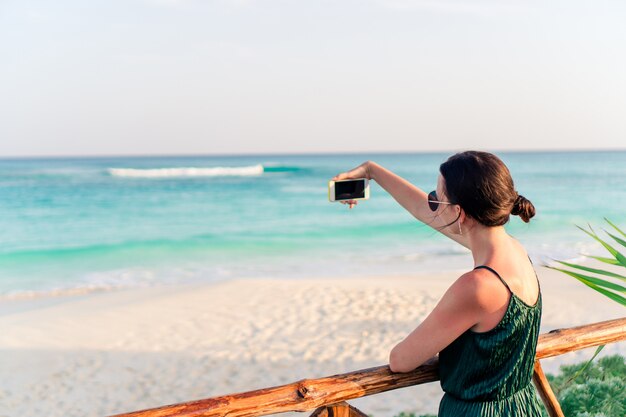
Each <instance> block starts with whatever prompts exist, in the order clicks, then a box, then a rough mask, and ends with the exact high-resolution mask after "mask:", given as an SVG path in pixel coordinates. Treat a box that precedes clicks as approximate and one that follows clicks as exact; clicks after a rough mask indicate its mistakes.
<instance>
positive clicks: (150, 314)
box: [0, 268, 626, 417]
mask: <svg viewBox="0 0 626 417" xmlns="http://www.w3.org/2000/svg"><path fill="white" fill-rule="evenodd" d="M537 271H538V274H539V277H540V281H541V286H542V291H543V296H544V309H543V319H542V332H546V331H549V330H552V329H556V328H562V327H571V326H576V325H582V324H586V323H592V322H596V321H601V320H606V319H611V318H617V317H621V316H623V315H624V311H623V307H621V306H619V305H618V304H617V303H614V302H610V301H608V300H607V299H605V298H604V297H602V296H601V295H598V294H596V293H595V292H594V291H592V290H590V289H588V288H587V287H585V286H584V285H582V284H580V283H578V282H577V281H575V280H573V279H570V278H568V277H566V276H564V275H563V274H560V273H558V272H554V271H550V270H547V269H545V268H537ZM457 275H458V274H456V273H439V274H427V275H426V274H425V275H414V276H389V277H375V278H359V279H344V278H337V279H330V278H327V279H319V278H315V279H313V278H311V279H294V280H286V279H271V278H259V279H239V280H230V281H224V282H221V283H216V284H210V285H209V284H205V285H186V286H163V287H155V288H144V289H133V290H120V291H115V292H103V293H93V294H87V295H80V296H70V297H52V298H39V299H21V300H20V299H17V300H2V302H1V303H0V329H2V331H1V332H0V349H1V351H2V352H1V353H2V354H1V355H0V362H1V365H0V416H2V417H5V416H16V415H21V416H36V415H41V414H45V415H49V416H105V415H110V414H115V413H121V412H128V411H133V410H139V409H145V408H150V407H157V406H161V405H165V404H171V403H176V402H183V401H190V400H195V399H201V398H207V397H211V396H217V395H222V394H228V393H235V392H241V391H248V390H254V389H258V388H263V387H269V386H273V385H280V384H285V383H289V382H293V381H296V380H299V379H302V378H315V377H321V376H326V375H332V374H336V373H342V372H347V371H351V370H357V369H362V368H366V367H370V366H376V365H382V364H386V363H387V358H388V353H389V350H390V349H391V347H393V345H394V344H395V343H397V342H398V341H399V340H401V339H402V338H403V337H404V335H406V334H407V333H408V332H410V331H411V330H412V329H413V328H414V327H415V326H416V325H417V324H418V323H419V322H420V321H421V320H423V319H424V317H426V315H427V314H428V313H429V312H430V311H431V309H432V308H433V306H434V305H435V304H436V302H437V300H438V299H439V297H440V296H441V295H442V294H443V292H444V291H445V289H446V288H447V287H448V286H449V285H450V284H451V283H452V282H453V281H454V279H456V277H457ZM593 351H594V349H587V350H584V351H579V352H577V353H573V354H567V355H563V356H561V357H558V358H554V359H548V360H545V361H544V363H543V365H544V369H545V370H546V372H554V371H556V370H557V369H558V366H559V364H562V363H573V362H578V361H582V360H584V359H586V358H589V357H590V356H591V355H592V354H593ZM617 352H618V353H621V354H622V355H624V354H626V344H624V343H619V344H614V345H609V346H607V347H606V348H605V349H604V351H603V352H602V353H601V355H608V354H612V353H617ZM441 394H442V392H441V390H440V387H439V384H438V383H431V384H425V385H421V386H416V387H410V388H404V389H400V390H396V391H392V392H389V393H385V394H379V395H375V396H372V397H367V398H362V399H357V400H354V401H352V404H354V405H356V406H357V407H359V408H361V409H362V410H363V411H364V412H366V413H367V414H373V415H374V416H376V417H390V416H393V415H394V414H395V413H398V412H400V411H409V412H416V413H418V414H419V413H436V410H437V405H438V403H439V400H440V397H441ZM294 414H295V413H294ZM298 415H302V414H298Z"/></svg>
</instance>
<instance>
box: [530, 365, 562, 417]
mask: <svg viewBox="0 0 626 417" xmlns="http://www.w3.org/2000/svg"><path fill="white" fill-rule="evenodd" d="M533 383H534V384H535V388H537V392H538V393H539V396H540V397H541V401H543V404H544V405H545V406H546V411H547V412H548V415H549V416H550V417H565V415H564V414H563V410H561V405H560V404H559V401H558V400H557V398H556V395H554V392H553V391H552V387H550V383H549V382H548V378H546V376H545V374H544V373H543V369H542V368H541V364H540V363H539V361H538V360H536V361H535V369H534V371H533Z"/></svg>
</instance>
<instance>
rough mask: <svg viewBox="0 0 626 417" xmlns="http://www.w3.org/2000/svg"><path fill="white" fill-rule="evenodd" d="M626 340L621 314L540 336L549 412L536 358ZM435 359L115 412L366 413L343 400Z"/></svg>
mask: <svg viewBox="0 0 626 417" xmlns="http://www.w3.org/2000/svg"><path fill="white" fill-rule="evenodd" d="M621 340H626V317H625V318H620V319H615V320H608V321H603V322H600V323H594V324H588V325H585V326H579V327H572V328H568V329H558V330H552V331H551V332H549V333H545V334H542V335H540V336H539V340H538V342H537V355H536V360H535V369H534V373H533V383H534V384H535V388H536V389H537V392H538V393H539V396H540V397H541V399H542V401H543V403H544V404H545V406H546V410H547V411H548V414H549V415H550V416H551V417H563V412H562V411H561V407H560V406H559V403H558V401H557V399H556V396H555V395H554V393H553V392H552V389H551V388H550V384H548V380H547V379H546V377H545V375H544V373H543V370H542V369H541V364H540V363H539V360H540V359H544V358H549V357H552V356H557V355H562V354H564V353H567V352H571V351H574V350H579V349H584V348H588V347H592V346H599V345H605V344H608V343H613V342H618V341H621ZM437 371H438V361H437V360H436V359H435V358H433V359H432V360H431V361H430V362H428V363H426V364H424V365H422V366H420V367H419V368H417V369H415V370H414V371H412V372H407V373H394V372H391V371H390V370H389V366H387V365H385V366H377V367H374V368H369V369H363V370H360V371H354V372H348V373H345V374H340V375H333V376H328V377H324V378H318V379H303V380H300V381H297V382H294V383H291V384H287V385H281V386H277V387H272V388H263V389H259V390H256V391H248V392H243V393H239V394H230V395H224V396H220V397H213V398H207V399H204V400H199V401H191V402H186V403H181V404H174V405H167V406H164V407H159V408H153V409H149V410H143V411H135V412H131V413H127V414H118V415H117V416H114V417H170V416H171V417H174V416H176V417H212V416H215V417H217V416H220V417H221V416H228V417H246V416H262V415H267V414H276V413H283V412H287V411H307V410H313V409H315V411H314V412H313V414H312V415H311V417H366V415H365V414H364V413H362V412H361V411H359V410H357V409H356V408H354V407H352V406H350V405H348V404H347V403H346V402H345V401H347V400H351V399H353V398H359V397H363V396H366V395H372V394H377V393H379V392H385V391H390V390H394V389H398V388H403V387H408V386H411V385H418V384H424V383H426V382H433V381H437V380H438V379H439V377H438V372H437Z"/></svg>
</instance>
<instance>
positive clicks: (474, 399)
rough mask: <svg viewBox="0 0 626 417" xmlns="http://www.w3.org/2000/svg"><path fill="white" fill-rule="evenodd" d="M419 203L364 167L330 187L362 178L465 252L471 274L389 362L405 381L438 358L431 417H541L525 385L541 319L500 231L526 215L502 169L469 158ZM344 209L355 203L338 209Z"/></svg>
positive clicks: (511, 244)
mask: <svg viewBox="0 0 626 417" xmlns="http://www.w3.org/2000/svg"><path fill="white" fill-rule="evenodd" d="M439 171H440V175H439V178H438V180H437V189H436V191H433V192H431V193H430V194H426V193H425V192H424V191H422V190H420V189H419V188H417V187H415V186H414V185H412V184H411V183H409V182H408V181H406V180H405V179H403V178H401V177H399V176H397V175H395V174H394V173H392V172H391V171H389V170H387V169H385V168H383V167H381V166H380V165H378V164H376V163H374V162H371V161H368V162H365V163H363V164H362V165H360V166H358V167H357V168H354V169H353V170H351V171H349V172H345V173H342V174H339V175H337V176H336V177H335V178H333V179H334V180H342V179H349V178H363V177H365V178H369V179H371V180H374V181H376V182H377V183H378V184H379V185H380V186H381V187H383V188H384V189H385V190H386V191H387V192H388V193H389V194H391V196H392V197H393V198H394V199H395V200H396V201H397V202H398V203H400V205H402V207H404V208H405V209H406V210H408V211H409V213H411V214H412V215H413V216H415V217H416V218H417V219H418V220H420V221H422V222H424V223H426V224H428V225H430V226H432V227H433V228H435V229H436V230H438V231H440V232H441V233H443V234H444V235H446V236H447V237H449V238H450V239H452V240H454V241H456V242H458V243H459V244H461V245H463V246H465V247H466V248H468V249H470V250H471V252H472V256H473V258H474V266H475V268H474V269H473V270H471V271H469V272H467V273H465V274H463V275H461V276H460V277H459V278H458V279H457V280H456V281H455V282H454V284H452V285H451V286H450V288H449V289H448V290H447V291H446V293H445V294H444V295H443V297H442V298H441V300H440V301H439V303H438V304H437V305H436V306H435V308H434V309H433V311H432V312H431V313H430V314H429V315H428V317H426V319H425V320H424V321H423V322H422V323H421V324H420V325H419V326H417V328H416V329H415V330H413V331H412V332H411V333H410V334H409V335H408V336H407V337H406V338H405V339H404V340H403V341H401V342H400V343H398V344H397V345H396V346H395V347H394V348H393V349H392V350H391V353H390V355H389V367H390V368H391V370H392V371H393V372H409V371H411V370H413V369H415V368H417V367H418V366H420V365H421V364H423V363H425V362H426V361H427V360H428V359H429V358H431V357H433V356H434V355H436V354H439V377H440V380H441V387H442V388H443V390H444V392H445V394H444V396H443V398H442V400H441V403H440V404H439V416H440V417H443V416H446V417H448V416H454V417H461V416H465V417H468V416H470V417H471V416H489V417H496V416H497V417H500V416H516V417H522V416H524V417H528V416H533V417H534V416H540V415H541V413H540V411H539V403H538V401H537V397H536V396H535V391H534V388H533V387H532V384H531V378H532V373H533V364H534V360H535V349H536V345H537V337H538V335H539V324H540V320H541V291H540V288H539V281H538V279H537V276H536V274H535V272H534V269H533V267H532V264H531V262H530V259H529V258H528V255H527V254H526V251H525V250H524V247H523V246H522V245H521V244H520V243H519V242H518V241H516V240H515V239H513V238H512V237H511V236H509V235H508V234H507V233H506V231H505V230H504V224H505V223H506V222H507V221H508V220H509V216H510V214H513V215H518V216H520V217H521V218H522V220H523V221H524V222H528V221H529V220H530V218H531V217H533V216H534V214H535V208H534V206H533V205H532V203H531V202H530V201H528V200H527V199H526V198H524V197H523V196H521V195H519V194H518V193H517V191H515V188H514V186H513V180H512V179H511V175H510V173H509V170H508V169H507V167H506V166H505V165H504V163H503V162H502V161H501V160H500V159H499V158H498V157H496V156H495V155H493V154H490V153H486V152H475V151H468V152H462V153H458V154H456V155H453V156H451V157H450V158H448V160H447V161H446V162H444V163H443V164H441V166H440V167H439ZM343 203H344V204H348V205H349V207H350V208H352V207H353V206H355V205H356V204H357V201H356V200H350V201H346V202H343Z"/></svg>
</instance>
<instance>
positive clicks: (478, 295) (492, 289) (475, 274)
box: [450, 268, 508, 312]
mask: <svg viewBox="0 0 626 417" xmlns="http://www.w3.org/2000/svg"><path fill="white" fill-rule="evenodd" d="M450 290H452V291H454V292H456V293H458V294H459V296H461V297H463V298H465V299H466V300H467V302H468V303H473V304H475V305H476V307H478V308H480V309H481V310H484V311H486V312H492V311H495V310H497V309H499V308H501V307H502V306H503V304H506V303H508V291H507V290H506V288H505V287H504V286H503V285H502V283H501V282H500V281H499V280H498V278H497V277H495V276H494V274H493V273H492V272H490V271H489V270H487V269H484V268H478V269H473V270H471V271H468V272H466V273H464V274H463V275H461V276H460V277H459V278H458V279H457V280H456V281H455V282H454V284H452V286H451V287H450Z"/></svg>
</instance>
